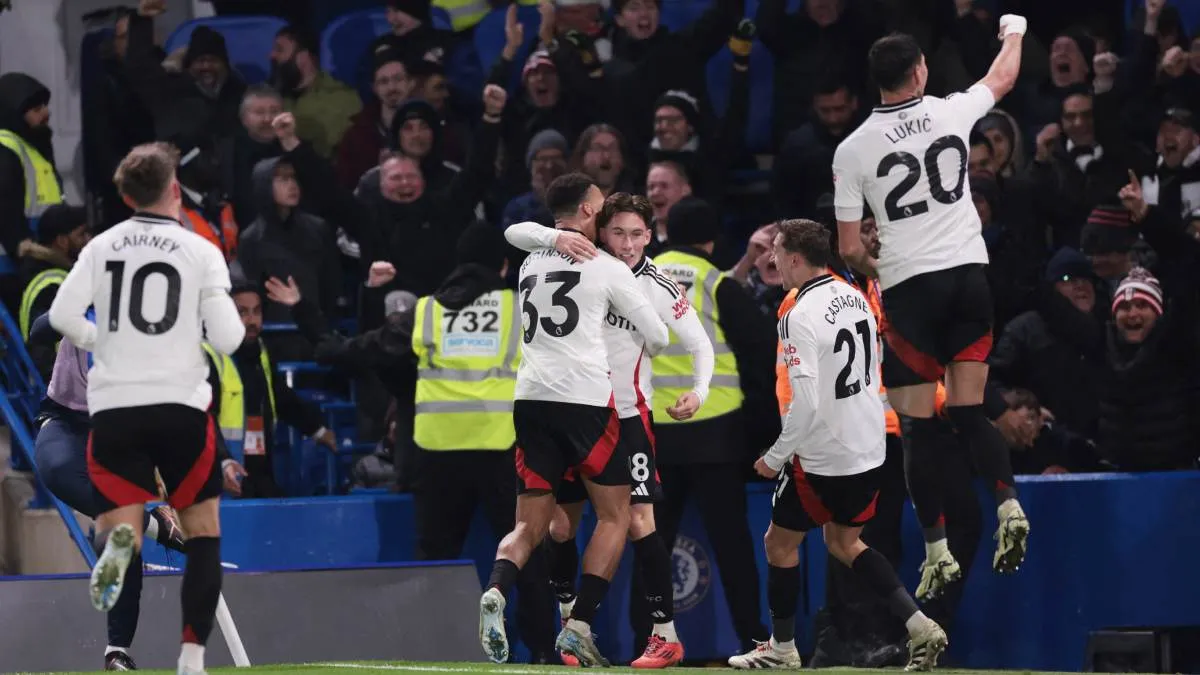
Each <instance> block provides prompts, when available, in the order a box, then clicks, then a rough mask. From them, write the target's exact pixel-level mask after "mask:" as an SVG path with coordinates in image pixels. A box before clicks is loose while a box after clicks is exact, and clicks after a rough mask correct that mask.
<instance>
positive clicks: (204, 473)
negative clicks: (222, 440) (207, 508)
mask: <svg viewBox="0 0 1200 675" xmlns="http://www.w3.org/2000/svg"><path fill="white" fill-rule="evenodd" d="M204 420H205V424H204V449H203V450H202V451H201V452H200V456H199V457H197V458H196V461H195V463H193V464H192V468H190V469H188V472H187V475H186V476H184V477H183V480H182V481H180V482H179V486H178V487H176V488H175V490H174V491H172V493H171V494H170V495H168V496H167V503H168V504H170V505H171V507H172V508H174V509H175V510H176V511H182V510H184V509H186V508H187V507H189V506H191V505H193V504H195V503H196V496H197V495H199V494H200V490H201V489H202V488H203V487H204V484H205V483H206V482H208V480H209V478H210V477H211V476H212V470H213V462H214V461H216V457H217V432H216V427H215V426H214V425H213V418H212V415H209V414H207V413H205V415H204Z"/></svg>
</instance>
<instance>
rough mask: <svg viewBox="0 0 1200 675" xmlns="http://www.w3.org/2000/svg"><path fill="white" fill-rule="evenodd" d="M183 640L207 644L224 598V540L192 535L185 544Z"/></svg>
mask: <svg viewBox="0 0 1200 675" xmlns="http://www.w3.org/2000/svg"><path fill="white" fill-rule="evenodd" d="M184 549H186V551H187V565H186V566H185V567H184V570H183V593H182V595H183V601H182V605H183V641H184V642H191V643H194V644H198V645H201V646H203V645H205V644H206V643H207V642H208V636H209V634H210V633H212V627H213V616H214V615H215V614H216V612H217V600H219V599H220V597H221V539H220V537H192V538H191V539H188V540H187V543H186V544H185V545H184Z"/></svg>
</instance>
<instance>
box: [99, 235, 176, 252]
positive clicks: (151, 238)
mask: <svg viewBox="0 0 1200 675" xmlns="http://www.w3.org/2000/svg"><path fill="white" fill-rule="evenodd" d="M135 246H147V247H149V248H156V249H158V250H160V251H165V252H167V253H174V252H175V251H178V250H179V247H180V243H179V242H177V241H175V240H174V239H171V238H170V237H163V236H161V235H157V234H134V235H126V236H124V237H121V238H120V239H118V240H116V241H114V242H113V244H112V250H114V251H120V250H123V249H127V248H132V247H135Z"/></svg>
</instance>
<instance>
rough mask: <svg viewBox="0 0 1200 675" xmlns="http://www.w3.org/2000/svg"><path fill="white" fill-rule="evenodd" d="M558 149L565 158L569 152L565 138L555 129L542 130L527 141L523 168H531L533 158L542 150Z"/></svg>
mask: <svg viewBox="0 0 1200 675" xmlns="http://www.w3.org/2000/svg"><path fill="white" fill-rule="evenodd" d="M552 148H558V149H559V150H561V151H562V154H563V157H564V158H565V157H566V156H567V154H568V152H569V148H568V146H567V137H566V136H563V135H562V134H560V133H559V132H558V131H557V130H555V129H542V130H541V131H539V132H537V133H536V134H534V135H533V138H531V139H529V146H528V148H527V149H526V150H525V168H527V169H528V168H532V167H533V158H534V157H536V156H537V154H538V153H539V152H541V151H542V150H550V149H552Z"/></svg>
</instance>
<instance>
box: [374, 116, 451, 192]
mask: <svg viewBox="0 0 1200 675" xmlns="http://www.w3.org/2000/svg"><path fill="white" fill-rule="evenodd" d="M411 119H421V120H424V121H425V123H426V124H428V125H429V128H430V130H432V132H433V145H432V146H430V148H429V154H428V155H425V157H424V158H423V159H422V160H421V173H422V174H423V175H424V176H425V189H426V190H441V189H444V188H445V187H446V186H447V185H449V184H450V181H452V180H454V177H455V176H457V175H458V172H459V171H460V169H459V168H458V167H456V166H453V165H451V164H447V163H446V161H445V150H444V148H443V144H444V143H445V136H446V131H445V124H444V123H443V122H442V118H441V116H440V115H438V114H437V111H436V110H434V109H433V106H431V105H429V104H428V103H426V102H425V101H423V100H420V99H416V100H412V101H408V102H407V103H405V104H404V105H402V106H400V108H399V109H398V110H397V111H396V116H395V117H393V118H392V128H391V129H389V130H388V141H389V143H390V145H391V147H393V148H395V149H397V150H399V149H400V129H401V128H402V127H403V126H404V123H405V122H407V121H408V120H411Z"/></svg>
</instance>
